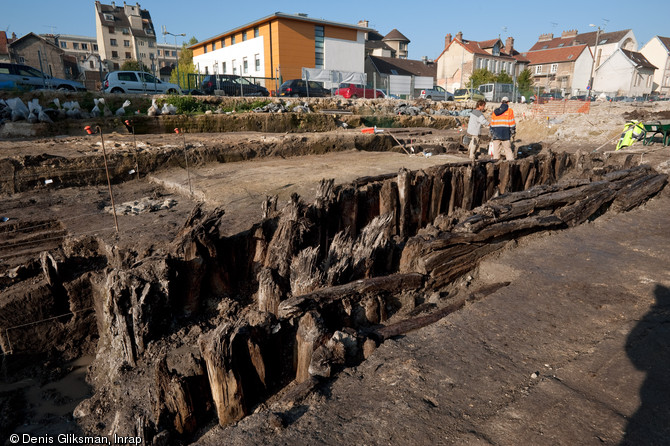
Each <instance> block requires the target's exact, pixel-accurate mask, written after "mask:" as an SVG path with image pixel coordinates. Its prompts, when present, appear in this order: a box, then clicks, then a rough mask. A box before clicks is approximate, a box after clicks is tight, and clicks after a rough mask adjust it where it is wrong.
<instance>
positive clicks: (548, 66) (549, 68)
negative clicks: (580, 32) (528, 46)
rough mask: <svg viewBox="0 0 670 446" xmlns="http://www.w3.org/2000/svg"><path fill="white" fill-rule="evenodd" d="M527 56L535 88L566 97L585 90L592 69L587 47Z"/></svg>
mask: <svg viewBox="0 0 670 446" xmlns="http://www.w3.org/2000/svg"><path fill="white" fill-rule="evenodd" d="M524 56H526V58H528V60H529V61H530V65H529V66H528V68H529V69H530V72H531V74H532V76H533V83H534V85H535V86H538V87H543V88H544V90H545V91H559V92H561V93H562V94H563V95H564V96H569V95H577V94H580V93H582V92H584V91H586V86H587V85H588V84H589V78H590V76H591V67H592V66H593V55H592V54H591V51H589V47H588V45H574V46H572V45H571V46H567V47H557V48H549V49H544V50H536V51H529V52H527V53H524Z"/></svg>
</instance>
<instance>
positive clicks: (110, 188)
mask: <svg viewBox="0 0 670 446" xmlns="http://www.w3.org/2000/svg"><path fill="white" fill-rule="evenodd" d="M85 130H86V132H87V133H88V134H89V135H92V134H93V133H94V132H93V131H91V126H90V125H87V126H86V128H85ZM95 133H100V141H101V142H102V157H103V159H104V160H105V173H106V174H107V186H108V187H109V198H110V200H112V214H114V226H115V227H116V233H117V234H118V233H119V223H118V221H117V219H116V205H115V204H114V194H113V193H112V181H111V180H110V179H109V167H108V165H107V152H106V151H105V138H104V137H103V136H102V129H100V126H98V125H96V126H95Z"/></svg>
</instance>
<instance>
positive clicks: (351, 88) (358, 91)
mask: <svg viewBox="0 0 670 446" xmlns="http://www.w3.org/2000/svg"><path fill="white" fill-rule="evenodd" d="M335 95H336V96H342V97H344V98H347V99H356V98H367V99H372V98H383V97H384V94H383V93H382V92H380V91H378V90H373V89H372V88H368V87H364V86H363V85H357V84H340V88H338V89H337V90H335Z"/></svg>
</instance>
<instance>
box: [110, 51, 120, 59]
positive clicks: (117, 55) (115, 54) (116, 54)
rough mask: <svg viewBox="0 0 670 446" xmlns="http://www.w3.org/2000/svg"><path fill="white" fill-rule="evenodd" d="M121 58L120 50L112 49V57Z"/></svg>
mask: <svg viewBox="0 0 670 446" xmlns="http://www.w3.org/2000/svg"><path fill="white" fill-rule="evenodd" d="M118 58H119V52H118V51H112V59H118Z"/></svg>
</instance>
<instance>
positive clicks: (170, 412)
mask: <svg viewBox="0 0 670 446" xmlns="http://www.w3.org/2000/svg"><path fill="white" fill-rule="evenodd" d="M189 365H192V367H190V370H188V373H186V374H182V373H180V372H178V371H177V370H174V369H173V370H170V369H169V368H168V362H167V357H166V356H164V357H163V358H162V359H161V360H159V361H158V364H156V375H155V376H156V389H157V395H156V402H155V406H154V407H155V408H154V413H155V419H156V420H157V421H158V424H159V425H160V424H165V425H166V427H168V426H169V427H171V428H173V429H174V430H176V431H177V432H178V433H179V434H192V433H194V432H195V430H196V429H197V428H198V416H199V415H200V416H201V417H202V415H203V414H204V412H206V410H207V403H208V402H207V399H208V397H209V392H208V391H206V390H205V389H204V388H203V386H201V385H200V384H201V381H202V380H204V381H205V382H206V378H205V371H204V370H203V369H202V367H201V365H200V364H199V363H197V360H196V359H195V358H193V357H192V356H191V361H190V363H189ZM210 405H211V403H210ZM200 421H201V422H202V421H204V420H200Z"/></svg>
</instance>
